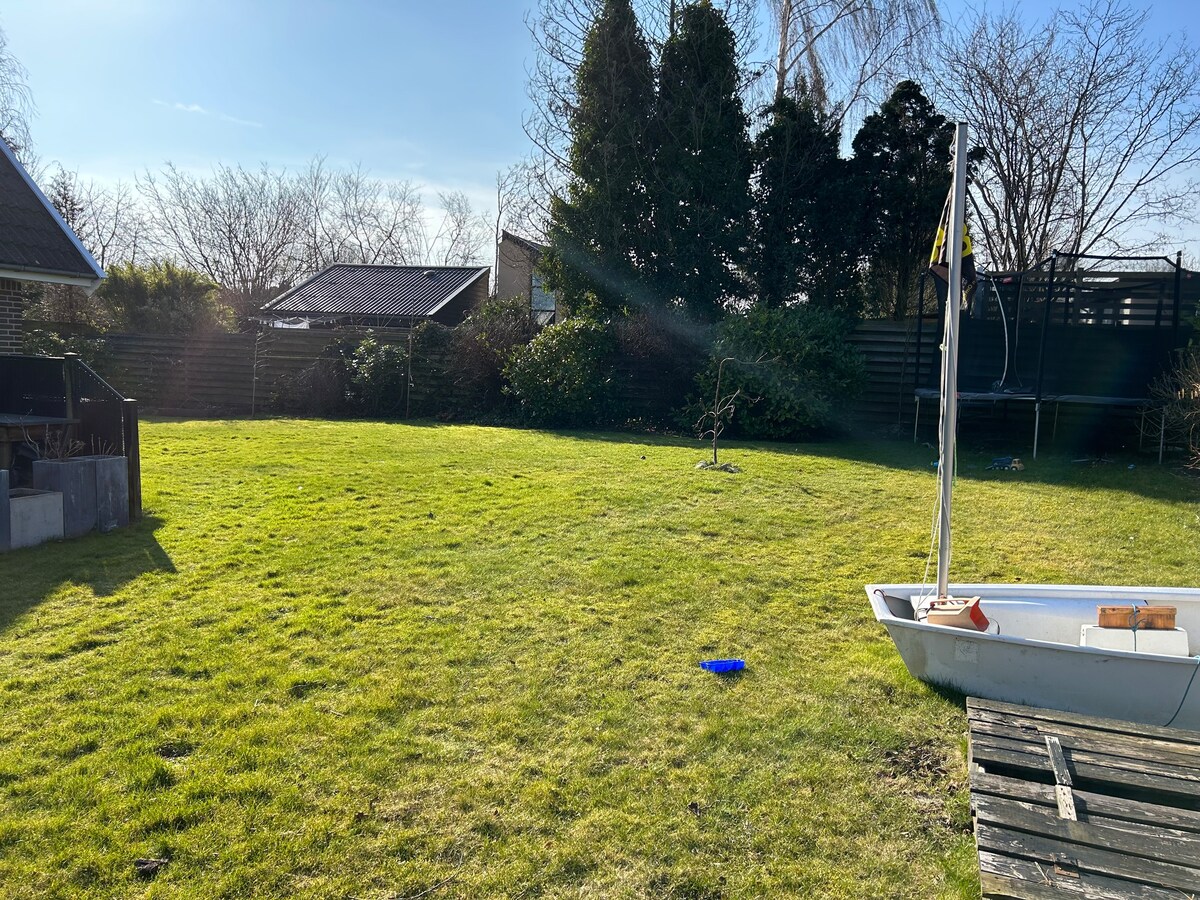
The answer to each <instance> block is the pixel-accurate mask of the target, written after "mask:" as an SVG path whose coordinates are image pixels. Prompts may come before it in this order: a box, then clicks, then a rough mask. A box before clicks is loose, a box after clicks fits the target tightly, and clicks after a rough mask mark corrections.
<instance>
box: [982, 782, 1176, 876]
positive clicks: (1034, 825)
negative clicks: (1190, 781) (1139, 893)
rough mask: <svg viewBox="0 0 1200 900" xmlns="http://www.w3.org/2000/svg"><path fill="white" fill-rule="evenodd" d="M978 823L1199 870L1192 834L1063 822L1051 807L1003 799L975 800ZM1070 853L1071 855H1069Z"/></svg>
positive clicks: (1110, 822)
mask: <svg viewBox="0 0 1200 900" xmlns="http://www.w3.org/2000/svg"><path fill="white" fill-rule="evenodd" d="M973 806H974V808H975V816H976V821H977V822H983V823H986V824H988V825H993V826H995V827H997V828H1009V829H1013V830H1017V831H1025V832H1030V833H1033V834H1039V835H1042V836H1044V837H1049V838H1055V839H1057V840H1061V841H1064V842H1067V843H1071V844H1080V845H1084V846H1089V847H1096V848H1099V849H1108V850H1112V851H1114V852H1120V853H1126V854H1129V855H1130V856H1140V857H1143V858H1145V859H1150V860H1163V861H1165V862H1170V863H1174V864H1176V865H1181V866H1189V867H1191V868H1195V869H1197V870H1200V835H1197V834H1196V833H1195V832H1191V831H1180V830H1178V829H1174V828H1161V827H1155V826H1150V825H1142V824H1134V823H1131V822H1122V821H1119V820H1116V819H1105V818H1103V817H1100V816H1089V817H1088V820H1087V821H1071V820H1069V819H1060V818H1059V817H1058V816H1057V814H1056V812H1055V810H1054V809H1053V808H1052V807H1049V806H1038V805H1036V804H1033V803H1025V802H1022V801H1019V800H1008V799H1004V798H1001V797H982V796H981V797H975V798H974V799H973ZM1067 852H1069V851H1067Z"/></svg>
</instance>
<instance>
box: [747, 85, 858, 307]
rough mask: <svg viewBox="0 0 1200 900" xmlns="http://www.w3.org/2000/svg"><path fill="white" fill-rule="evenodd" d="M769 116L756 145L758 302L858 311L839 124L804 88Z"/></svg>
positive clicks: (753, 269)
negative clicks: (802, 301)
mask: <svg viewBox="0 0 1200 900" xmlns="http://www.w3.org/2000/svg"><path fill="white" fill-rule="evenodd" d="M764 115H765V116H767V117H768V119H769V123H768V124H767V126H766V127H765V128H764V129H763V130H762V131H761V132H760V133H759V135H758V139H757V140H756V141H755V146H754V150H755V153H754V156H755V165H756V172H757V178H756V179H755V190H754V201H755V217H754V241H753V244H752V248H751V254H750V275H751V278H752V280H753V281H754V284H755V287H756V289H757V302H758V303H759V304H761V305H763V306H769V307H776V306H781V305H783V304H785V303H787V302H788V301H790V300H794V299H801V298H803V299H805V300H806V301H807V302H809V303H812V304H815V305H817V306H821V307H825V308H828V309H837V310H841V311H845V312H855V311H857V306H858V299H859V291H858V273H857V257H858V238H857V233H856V228H855V221H854V215H853V212H852V209H853V207H854V202H853V201H852V199H851V193H850V191H849V183H848V182H849V174H850V173H849V167H848V165H847V164H846V162H845V161H844V160H842V159H841V157H840V156H839V155H838V144H839V142H840V135H839V129H838V125H837V123H836V121H835V120H834V119H833V117H832V116H829V115H826V114H825V113H824V112H822V111H821V109H820V107H819V105H818V104H817V102H816V100H815V99H814V98H813V96H812V94H811V93H810V92H809V91H808V90H807V89H806V87H805V86H804V84H803V83H801V84H800V86H799V89H798V90H797V91H796V95H795V96H794V97H793V96H787V95H785V96H783V97H781V98H780V99H778V100H776V101H775V103H773V104H772V105H771V106H770V107H768V108H767V109H766V110H765V112H764Z"/></svg>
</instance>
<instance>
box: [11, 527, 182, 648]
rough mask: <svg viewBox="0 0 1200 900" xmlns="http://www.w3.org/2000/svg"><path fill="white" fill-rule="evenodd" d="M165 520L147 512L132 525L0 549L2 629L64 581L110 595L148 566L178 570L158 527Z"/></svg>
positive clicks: (161, 570) (102, 594)
mask: <svg viewBox="0 0 1200 900" xmlns="http://www.w3.org/2000/svg"><path fill="white" fill-rule="evenodd" d="M162 524H163V520H162V519H159V518H156V517H155V516H145V517H143V518H142V519H141V521H139V522H137V523H136V524H134V525H132V526H130V527H129V528H122V529H118V530H117V531H112V532H109V533H108V534H96V533H93V534H88V535H85V536H84V537H81V538H77V539H75V540H69V541H55V542H52V543H48V544H41V545H40V546H37V547H29V548H26V549H23V550H14V551H12V552H10V553H5V554H2V555H0V585H4V586H5V588H4V590H3V591H2V592H0V631H5V630H7V629H8V627H9V626H10V625H11V624H12V623H13V622H15V621H16V620H17V619H19V618H20V617H21V616H22V615H24V614H25V613H26V612H28V611H29V610H30V609H32V608H33V607H34V606H36V605H37V604H38V603H40V602H41V601H42V600H44V599H46V597H48V596H49V595H50V594H52V593H54V591H55V590H57V589H58V588H59V587H61V586H62V585H64V584H75V585H84V586H87V587H89V588H91V589H92V591H93V592H95V593H96V594H97V595H98V596H101V597H106V596H108V595H110V594H112V593H114V592H116V591H117V590H119V589H120V588H121V587H122V586H123V585H125V584H127V583H128V582H130V581H132V580H133V579H135V578H137V577H138V576H140V575H144V574H146V573H147V572H174V571H175V564H174V563H172V562H171V557H169V556H168V555H167V552H166V551H165V550H163V548H162V547H161V546H160V545H159V543H158V540H157V539H156V538H155V536H154V533H155V532H156V531H157V530H158V529H159V528H160V527H161V526H162Z"/></svg>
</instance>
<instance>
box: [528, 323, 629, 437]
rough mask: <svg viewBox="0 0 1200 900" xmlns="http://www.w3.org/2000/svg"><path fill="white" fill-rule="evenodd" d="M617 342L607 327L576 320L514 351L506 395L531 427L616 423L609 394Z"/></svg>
mask: <svg viewBox="0 0 1200 900" xmlns="http://www.w3.org/2000/svg"><path fill="white" fill-rule="evenodd" d="M615 351H616V339H615V337H614V335H613V331H612V329H611V327H610V326H608V325H606V324H601V323H599V322H595V321H592V320H591V319H586V318H583V317H581V316H576V317H573V318H570V319H567V320H566V321H564V322H559V323H557V324H555V325H551V326H549V327H548V328H546V329H544V330H543V331H542V332H541V333H540V334H539V335H538V336H537V337H535V338H534V339H533V340H532V341H530V342H529V344H527V345H525V346H522V347H517V348H516V349H514V350H513V351H512V354H511V356H510V357H509V361H508V365H507V366H505V368H504V377H505V378H506V379H507V380H508V386H507V388H506V390H507V391H508V392H509V394H510V395H511V396H512V397H513V398H514V399H516V401H517V403H518V404H519V405H520V409H521V413H522V415H523V417H524V418H525V420H526V421H528V422H530V423H531V424H534V425H549V426H558V427H587V426H597V425H612V424H613V423H614V422H618V421H620V419H621V416H620V414H619V406H620V404H619V402H618V399H617V397H616V396H615V391H614V377H613V372H614V368H613V356H614V354H615Z"/></svg>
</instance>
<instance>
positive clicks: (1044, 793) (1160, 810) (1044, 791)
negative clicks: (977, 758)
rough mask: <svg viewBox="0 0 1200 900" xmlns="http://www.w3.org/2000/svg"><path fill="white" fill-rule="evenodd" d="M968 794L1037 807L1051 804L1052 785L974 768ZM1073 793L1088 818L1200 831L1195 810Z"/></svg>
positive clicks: (1199, 815)
mask: <svg viewBox="0 0 1200 900" xmlns="http://www.w3.org/2000/svg"><path fill="white" fill-rule="evenodd" d="M971 795H972V798H974V797H976V796H979V795H990V796H995V797H1001V798H1008V799H1012V800H1020V801H1022V802H1025V803H1033V804H1036V805H1039V806H1054V805H1055V799H1054V788H1053V787H1052V786H1051V785H1048V784H1039V783H1037V782H1033V781H1024V780H1022V779H1020V778H1010V777H1008V776H1006V775H995V774H992V773H990V772H983V771H982V770H980V769H978V767H977V768H976V769H975V770H973V771H972V773H971ZM1074 796H1075V803H1076V805H1077V807H1078V811H1079V812H1080V813H1081V814H1082V815H1084V816H1086V817H1087V818H1088V819H1092V818H1094V817H1098V816H1102V817H1104V818H1106V819H1113V820H1120V821H1126V822H1130V823H1132V824H1139V823H1140V824H1145V825H1156V826H1162V827H1165V828H1173V829H1178V830H1180V831H1188V832H1192V833H1197V834H1200V812H1197V811H1195V810H1190V809H1180V808H1179V807H1175V806H1165V805H1163V804H1159V803H1147V802H1144V801H1141V800H1128V799H1126V798H1124V797H1113V796H1109V795H1107V794H1100V793H1093V792H1091V791H1085V790H1077V791H1075V792H1074Z"/></svg>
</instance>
